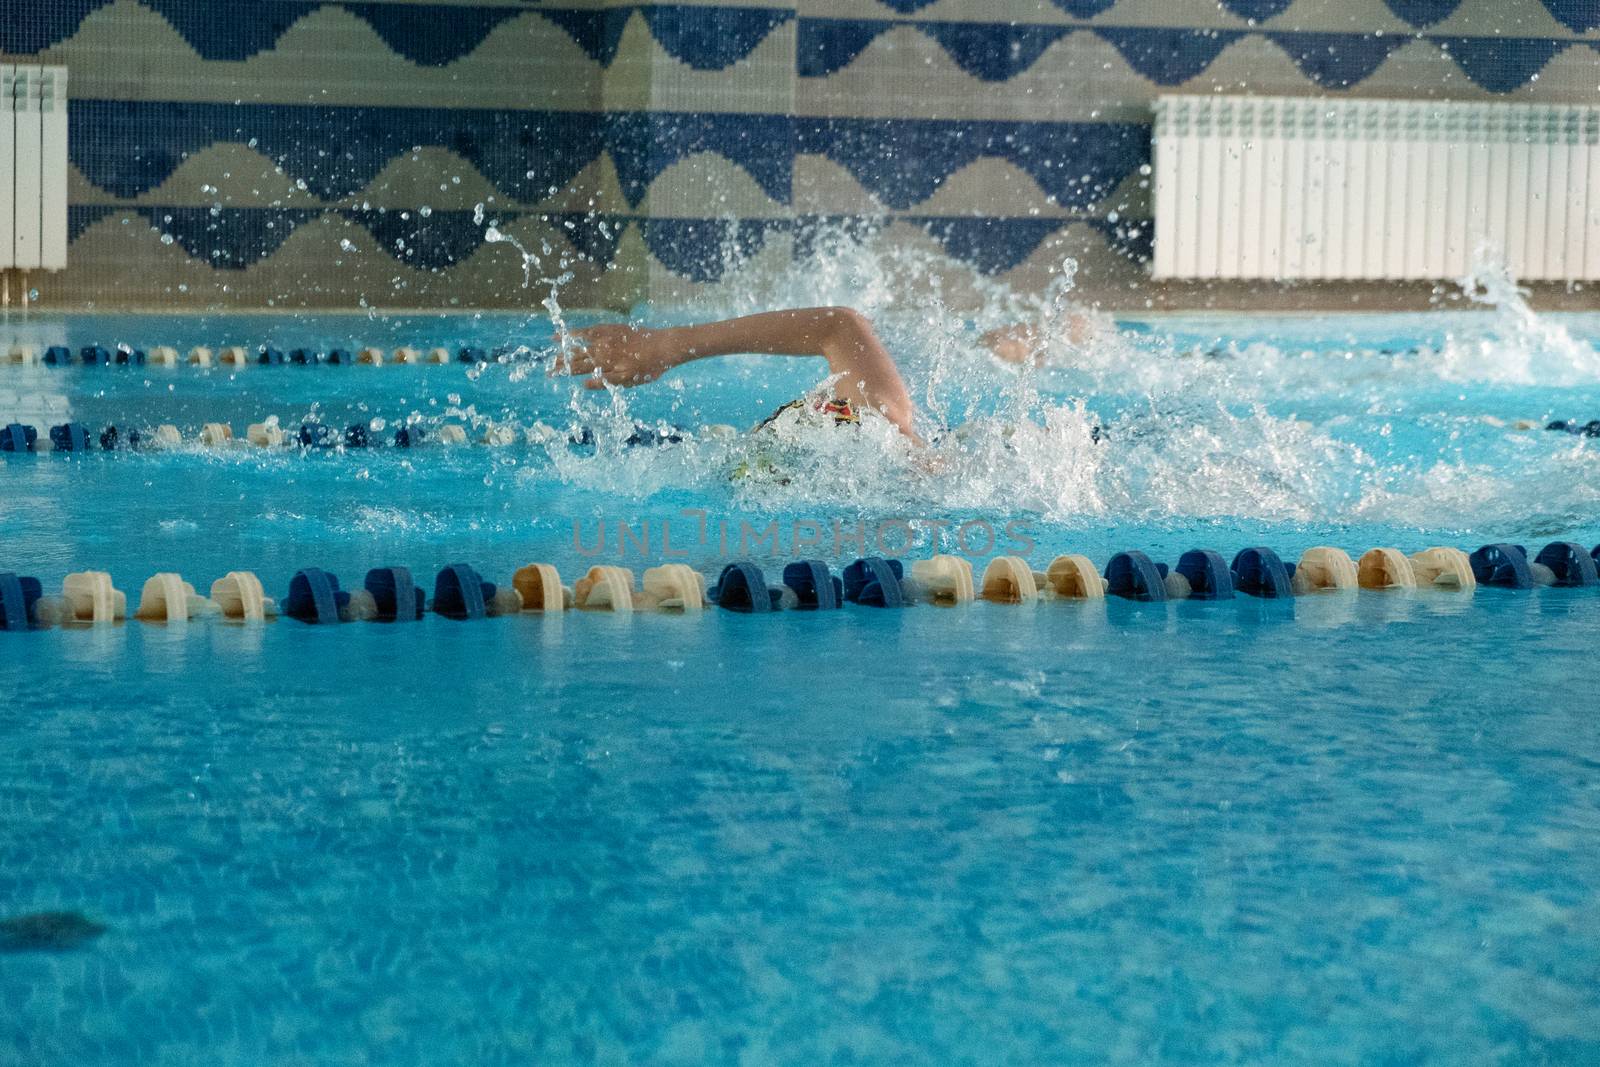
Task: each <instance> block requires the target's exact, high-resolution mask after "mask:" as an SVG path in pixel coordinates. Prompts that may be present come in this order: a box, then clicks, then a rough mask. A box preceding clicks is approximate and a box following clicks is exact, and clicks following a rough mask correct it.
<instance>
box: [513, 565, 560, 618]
mask: <svg viewBox="0 0 1600 1067" xmlns="http://www.w3.org/2000/svg"><path fill="white" fill-rule="evenodd" d="M511 587H512V588H513V589H515V590H516V591H517V593H518V594H519V595H520V596H521V597H522V610H523V611H566V610H567V609H568V608H570V607H571V606H572V601H573V595H572V590H570V589H568V588H567V587H565V586H563V585H562V584H561V575H560V574H559V573H557V571H556V569H555V568H554V567H552V566H551V565H550V564H548V563H530V564H528V565H527V566H526V567H522V568H520V569H519V570H518V571H517V573H515V574H513V575H512V576H511Z"/></svg>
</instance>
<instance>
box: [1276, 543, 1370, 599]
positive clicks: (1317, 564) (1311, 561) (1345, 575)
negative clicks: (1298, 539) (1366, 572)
mask: <svg viewBox="0 0 1600 1067" xmlns="http://www.w3.org/2000/svg"><path fill="white" fill-rule="evenodd" d="M1292 583H1293V586H1294V592H1295V595H1296V596H1305V595H1306V594H1307V593H1341V592H1347V591H1350V590H1353V589H1356V588H1358V587H1359V585H1360V582H1359V580H1358V578H1357V574H1356V565H1355V563H1354V561H1352V560H1351V559H1350V553H1348V552H1346V551H1345V550H1344V549H1342V548H1334V547H1332V546H1330V545H1319V546H1317V547H1316V548H1308V549H1306V550H1305V552H1304V554H1302V555H1301V557H1300V562H1299V563H1298V564H1296V565H1295V568H1294V577H1293V579H1292Z"/></svg>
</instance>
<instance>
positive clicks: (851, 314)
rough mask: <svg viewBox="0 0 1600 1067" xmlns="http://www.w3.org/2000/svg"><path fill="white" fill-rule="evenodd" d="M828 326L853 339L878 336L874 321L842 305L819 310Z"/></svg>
mask: <svg viewBox="0 0 1600 1067" xmlns="http://www.w3.org/2000/svg"><path fill="white" fill-rule="evenodd" d="M817 310H818V311H819V312H821V314H822V316H823V318H824V319H826V320H827V322H828V325H829V326H830V327H832V328H833V329H834V330H836V331H838V332H839V333H842V334H847V335H850V336H852V337H857V338H859V337H863V336H865V337H871V338H874V339H876V338H877V334H876V333H875V332H874V331H873V329H872V320H871V319H869V318H867V317H866V316H865V315H863V314H862V313H861V312H859V311H857V310H856V309H855V308H852V307H845V306H843V305H842V304H841V305H838V306H835V307H825V308H818V309H817Z"/></svg>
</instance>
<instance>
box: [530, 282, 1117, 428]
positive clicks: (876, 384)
mask: <svg viewBox="0 0 1600 1067" xmlns="http://www.w3.org/2000/svg"><path fill="white" fill-rule="evenodd" d="M1091 329H1092V325H1091V324H1090V323H1089V321H1088V320H1087V319H1086V318H1084V317H1082V316H1079V315H1071V316H1068V322H1067V323H1066V324H1065V330H1066V334H1065V336H1066V337H1067V339H1068V340H1070V341H1072V342H1073V343H1075V344H1076V343H1081V342H1082V341H1084V340H1086V339H1087V338H1088V336H1089V333H1090V331H1091ZM573 337H574V338H576V339H577V341H578V342H579V347H578V348H577V349H576V350H574V352H573V354H572V362H571V367H570V370H566V368H563V367H561V366H560V365H557V366H556V367H555V368H553V369H552V373H562V372H563V371H564V370H565V371H566V372H567V373H571V374H588V375H590V378H589V380H588V381H587V382H585V383H584V385H585V386H586V387H587V388H589V389H604V388H606V386H608V385H615V386H634V385H642V384H644V383H645V382H651V381H655V380H656V379H657V378H659V377H661V376H662V375H663V374H665V373H666V372H667V371H669V370H672V369H673V368H674V367H678V366H681V365H683V364H685V363H688V362H690V361H692V360H696V359H705V358H706V357H708V356H728V355H737V354H752V355H769V356H821V357H823V358H824V359H826V360H827V361H828V369H829V371H830V372H831V374H832V375H833V377H834V378H835V379H836V380H835V382H834V383H833V386H832V390H833V395H832V396H828V397H822V398H821V399H819V400H817V401H816V402H815V403H814V405H813V406H814V407H815V409H816V410H817V411H818V412H821V413H824V414H830V415H832V416H833V417H834V420H835V421H836V422H841V423H845V422H855V421H856V413H857V412H860V411H876V412H879V413H880V414H882V415H883V417H884V418H886V419H888V420H889V421H890V422H891V423H893V424H894V425H895V426H896V427H897V428H898V429H899V430H900V432H901V433H903V434H905V435H906V436H907V437H909V438H910V439H911V440H913V441H915V442H916V443H918V444H922V443H923V441H922V438H921V437H920V436H919V435H918V433H917V431H916V428H915V427H914V426H913V421H914V419H915V417H916V407H915V405H913V404H912V402H911V394H910V392H909V391H908V390H907V389H906V384H905V380H904V379H902V378H901V377H900V371H899V368H897V367H896V366H895V363H894V358H893V357H892V356H890V355H889V353H888V351H887V350H886V349H885V348H884V347H883V342H882V341H880V340H879V339H878V335H877V333H876V332H875V331H874V330H873V328H872V322H871V320H869V319H868V318H867V317H866V316H865V315H863V314H862V313H861V312H859V311H856V310H854V309H852V308H846V307H819V308H794V309H790V310H786V311H766V312H762V313H760V314H756V315H745V316H742V317H739V318H734V319H723V320H721V321H719V322H707V323H701V324H699V325H693V326H666V327H660V328H654V329H647V328H644V327H638V326H627V325H620V324H619V325H605V326H589V327H586V328H584V329H581V330H574V331H573ZM981 340H982V343H983V344H984V345H985V346H986V347H988V348H989V349H990V350H991V351H993V352H994V353H995V354H996V355H997V356H999V357H1000V358H1001V359H1004V360H1006V361H1007V362H1012V363H1023V362H1027V361H1029V360H1031V359H1033V358H1035V356H1034V355H1033V353H1035V352H1036V351H1037V350H1038V349H1039V347H1040V345H1039V340H1040V335H1039V333H1038V331H1037V330H1035V329H1033V328H1032V327H1020V326H1019V327H1009V328H1006V329H1002V330H992V331H990V332H989V333H987V334H985V335H984V336H983V338H982V339H981ZM797 403H798V402H797ZM792 406H794V405H793V404H790V405H786V408H787V407H792ZM767 421H768V422H770V421H771V420H770V419H769V420H767ZM763 425H765V424H763Z"/></svg>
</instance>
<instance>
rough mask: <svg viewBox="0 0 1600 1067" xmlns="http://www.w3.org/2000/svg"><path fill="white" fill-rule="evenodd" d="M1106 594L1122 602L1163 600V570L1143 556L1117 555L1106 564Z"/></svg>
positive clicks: (1138, 554) (1165, 572) (1133, 552)
mask: <svg viewBox="0 0 1600 1067" xmlns="http://www.w3.org/2000/svg"><path fill="white" fill-rule="evenodd" d="M1106 592H1107V593H1108V594H1110V595H1111V596H1119V597H1122V598H1123V599H1124V600H1145V601H1162V600H1165V599H1167V568H1166V567H1165V566H1164V565H1163V564H1160V563H1154V562H1152V561H1151V559H1150V557H1149V556H1147V555H1145V554H1144V553H1143V552H1139V551H1132V552H1118V553H1117V554H1116V555H1115V556H1112V557H1111V562H1109V563H1107V564H1106Z"/></svg>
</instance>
